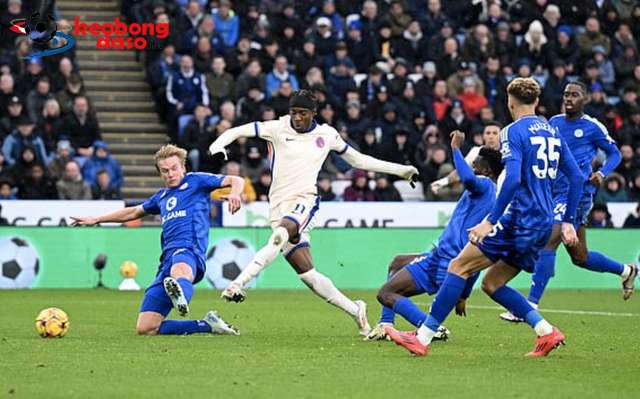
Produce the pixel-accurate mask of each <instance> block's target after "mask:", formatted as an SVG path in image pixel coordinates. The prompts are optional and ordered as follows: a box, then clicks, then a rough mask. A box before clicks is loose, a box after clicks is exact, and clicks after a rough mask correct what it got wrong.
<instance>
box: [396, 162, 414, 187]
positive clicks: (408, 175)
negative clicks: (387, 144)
mask: <svg viewBox="0 0 640 399" xmlns="http://www.w3.org/2000/svg"><path fill="white" fill-rule="evenodd" d="M400 177H402V178H403V179H405V180H407V181H408V182H409V184H410V185H411V188H416V182H417V181H418V169H416V167H415V166H411V165H407V166H405V170H404V171H403V172H402V174H401V175H400Z"/></svg>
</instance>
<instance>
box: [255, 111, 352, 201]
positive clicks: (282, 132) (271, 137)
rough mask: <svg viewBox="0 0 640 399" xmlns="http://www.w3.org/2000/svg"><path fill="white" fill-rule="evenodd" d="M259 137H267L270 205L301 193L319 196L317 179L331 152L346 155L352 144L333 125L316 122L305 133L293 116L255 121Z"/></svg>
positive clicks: (290, 198)
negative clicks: (296, 124)
mask: <svg viewBox="0 0 640 399" xmlns="http://www.w3.org/2000/svg"><path fill="white" fill-rule="evenodd" d="M254 129H255V134H256V137H259V138H261V139H264V140H266V141H267V142H268V143H267V147H268V150H269V162H270V165H271V175H272V179H271V189H270V190H269V202H270V205H271V207H274V206H277V205H279V204H280V203H282V202H283V201H287V200H292V199H293V198H295V197H299V196H308V195H317V193H318V190H317V186H316V182H317V180H318V173H320V169H321V168H322V164H323V163H324V161H325V159H326V158H327V156H328V155H329V151H336V152H337V153H338V154H343V153H344V152H345V151H347V148H348V147H349V146H348V145H347V143H345V141H344V140H343V139H342V137H340V134H339V133H338V131H337V130H336V129H334V128H333V127H331V126H329V125H327V124H322V125H318V124H315V122H314V126H312V128H311V130H309V131H308V132H306V133H298V132H297V131H295V130H294V129H293V127H292V126H291V117H290V116H289V115H286V116H283V117H281V118H280V119H277V120H272V121H266V122H255V123H254Z"/></svg>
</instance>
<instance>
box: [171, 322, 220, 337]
mask: <svg viewBox="0 0 640 399" xmlns="http://www.w3.org/2000/svg"><path fill="white" fill-rule="evenodd" d="M210 332H211V327H210V326H209V324H207V322H205V321H204V320H165V321H163V322H162V324H160V328H159V329H158V334H162V335H186V334H193V333H210Z"/></svg>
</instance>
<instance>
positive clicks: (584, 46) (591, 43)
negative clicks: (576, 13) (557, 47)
mask: <svg viewBox="0 0 640 399" xmlns="http://www.w3.org/2000/svg"><path fill="white" fill-rule="evenodd" d="M597 45H600V46H602V47H603V48H604V50H605V52H606V54H605V55H609V53H610V52H611V39H609V37H607V36H606V35H605V34H603V33H602V32H600V21H598V18H596V17H590V18H589V19H587V22H586V23H585V32H584V33H581V34H580V35H578V46H579V47H580V56H581V57H582V58H584V59H586V58H588V57H590V55H591V52H592V51H593V48H594V47H595V46H597Z"/></svg>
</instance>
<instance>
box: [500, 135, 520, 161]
mask: <svg viewBox="0 0 640 399" xmlns="http://www.w3.org/2000/svg"><path fill="white" fill-rule="evenodd" d="M517 133H518V132H517V131H515V130H513V129H511V130H510V129H509V126H507V127H505V128H504V129H502V130H501V131H500V152H501V153H502V160H503V162H505V163H506V161H507V160H509V159H514V160H516V161H520V162H522V146H521V143H520V142H519V137H518V134H517Z"/></svg>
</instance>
